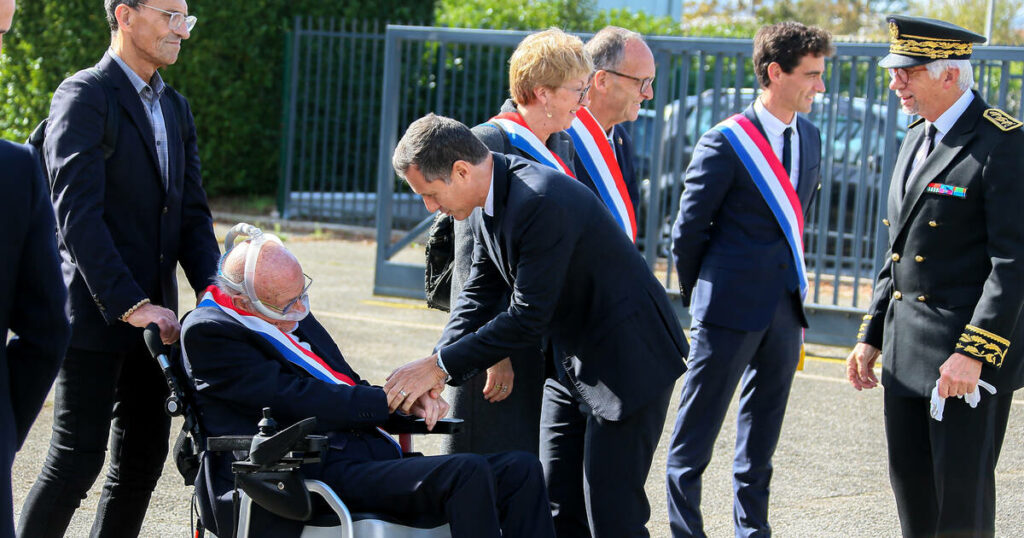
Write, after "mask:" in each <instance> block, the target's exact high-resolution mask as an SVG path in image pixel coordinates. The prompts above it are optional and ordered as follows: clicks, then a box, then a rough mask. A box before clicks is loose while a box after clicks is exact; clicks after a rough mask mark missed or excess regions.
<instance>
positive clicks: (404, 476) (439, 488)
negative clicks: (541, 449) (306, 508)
mask: <svg viewBox="0 0 1024 538" xmlns="http://www.w3.org/2000/svg"><path fill="white" fill-rule="evenodd" d="M383 450H394V449H393V448H391V447H385V448H384V449H383ZM319 473H320V478H322V479H323V480H324V481H325V482H327V483H328V484H330V486H331V487H332V488H333V489H334V490H335V492H336V493H337V494H338V495H339V496H340V497H341V498H343V499H345V502H346V504H347V505H348V507H349V508H350V509H351V510H353V511H355V512H391V513H396V514H405V515H411V514H445V516H446V517H447V519H448V524H449V526H450V527H451V531H452V538H502V537H503V538H554V536H555V531H554V527H553V526H552V523H551V514H550V512H549V511H548V500H547V495H545V494H544V476H543V474H542V471H541V466H540V463H539V462H538V461H537V457H536V456H534V455H532V454H529V453H526V452H502V453H500V454H488V455H486V456H481V455H477V454H453V455H447V456H425V457H416V458H403V459H389V460H364V461H353V460H342V461H337V462H334V463H328V464H326V465H324V466H323V468H322V469H321V470H320V471H319Z"/></svg>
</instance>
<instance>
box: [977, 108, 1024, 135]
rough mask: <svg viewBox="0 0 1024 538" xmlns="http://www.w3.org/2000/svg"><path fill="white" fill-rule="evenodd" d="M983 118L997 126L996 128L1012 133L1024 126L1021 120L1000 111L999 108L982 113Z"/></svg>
mask: <svg viewBox="0 0 1024 538" xmlns="http://www.w3.org/2000/svg"><path fill="white" fill-rule="evenodd" d="M982 116H984V117H985V119H986V120H988V121H990V122H992V123H994V124H995V126H996V127H998V128H999V130H1001V131H1012V130H1014V129H1017V128H1019V127H1020V126H1021V125H1024V123H1022V122H1021V121H1020V120H1018V119H1017V118H1014V117H1013V116H1011V115H1009V114H1007V113H1006V112H1003V111H1002V110H999V109H998V108H989V109H987V110H985V112H983V113H982Z"/></svg>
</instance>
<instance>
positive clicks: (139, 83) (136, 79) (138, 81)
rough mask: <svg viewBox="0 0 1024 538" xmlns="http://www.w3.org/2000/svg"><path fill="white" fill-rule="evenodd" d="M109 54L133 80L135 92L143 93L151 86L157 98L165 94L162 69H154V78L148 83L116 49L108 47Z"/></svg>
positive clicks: (129, 78)
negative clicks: (161, 74)
mask: <svg viewBox="0 0 1024 538" xmlns="http://www.w3.org/2000/svg"><path fill="white" fill-rule="evenodd" d="M107 54H109V55H110V57H111V58H113V59H114V62H116V63H117V65H119V66H121V70H122V71H124V74H125V75H127V76H128V80H129V81H131V83H132V87H134V88H135V93H138V94H139V95H142V92H143V91H145V90H146V88H149V89H150V91H152V92H153V94H154V95H156V98H157V99H159V98H160V96H161V95H163V93H164V79H163V78H161V77H160V71H153V78H152V79H150V81H149V84H147V83H146V81H144V80H142V77H140V76H139V74H138V73H136V72H135V71H134V70H133V69H132V68H131V67H129V66H128V64H126V63H125V62H124V60H122V59H121V57H120V56H118V55H117V53H116V52H114V49H108V50H107Z"/></svg>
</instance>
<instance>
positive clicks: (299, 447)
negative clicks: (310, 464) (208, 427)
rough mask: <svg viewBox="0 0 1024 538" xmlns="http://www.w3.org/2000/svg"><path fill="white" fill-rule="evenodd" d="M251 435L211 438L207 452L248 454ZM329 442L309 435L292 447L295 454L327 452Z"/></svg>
mask: <svg viewBox="0 0 1024 538" xmlns="http://www.w3.org/2000/svg"><path fill="white" fill-rule="evenodd" d="M252 438H253V436H251V435H222V436H220V437H210V438H208V439H207V440H206V450H209V451H210V452H236V451H242V452H248V451H249V448H251V447H252ZM327 445H328V440H327V437H326V436H324V435H307V436H306V437H304V438H302V439H299V440H298V441H296V442H295V444H293V445H292V447H291V450H292V451H293V452H307V453H313V452H321V453H322V452H325V451H326V450H327Z"/></svg>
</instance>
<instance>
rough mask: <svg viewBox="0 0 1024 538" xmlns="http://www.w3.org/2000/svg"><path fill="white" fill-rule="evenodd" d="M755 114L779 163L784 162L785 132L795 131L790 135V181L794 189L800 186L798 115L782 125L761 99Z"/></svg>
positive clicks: (757, 103)
mask: <svg viewBox="0 0 1024 538" xmlns="http://www.w3.org/2000/svg"><path fill="white" fill-rule="evenodd" d="M754 114H756V115H757V119H758V120H760V121H761V126H762V127H764V131H765V135H766V137H767V138H768V143H769V144H771V146H772V151H774V152H775V156H776V157H778V158H779V162H784V160H783V158H782V146H783V143H784V140H783V132H784V131H785V130H786V128H787V127H789V128H791V129H793V134H792V135H790V161H789V162H790V168H791V169H790V171H789V181H790V182H791V183H792V184H793V189H796V186H797V185H799V179H800V133H799V132H798V131H797V130H796V114H793V120H792V121H790V122H789V123H788V124H787V123H782V120H780V119H779V118H776V117H775V116H774V115H772V113H771V112H769V111H768V109H767V108H765V107H764V105H763V104H761V100H760V99H755V100H754Z"/></svg>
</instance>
